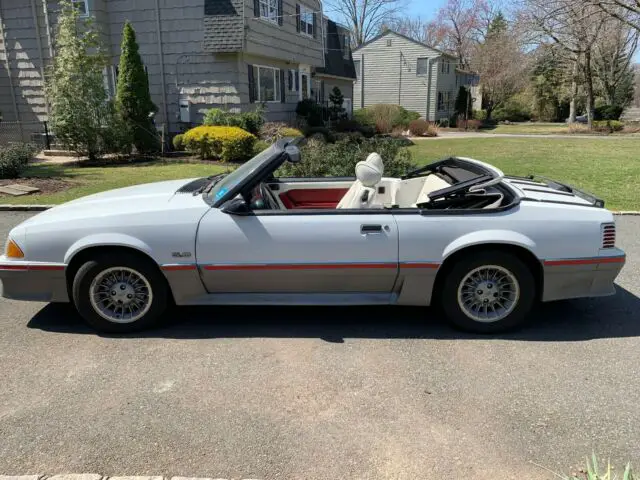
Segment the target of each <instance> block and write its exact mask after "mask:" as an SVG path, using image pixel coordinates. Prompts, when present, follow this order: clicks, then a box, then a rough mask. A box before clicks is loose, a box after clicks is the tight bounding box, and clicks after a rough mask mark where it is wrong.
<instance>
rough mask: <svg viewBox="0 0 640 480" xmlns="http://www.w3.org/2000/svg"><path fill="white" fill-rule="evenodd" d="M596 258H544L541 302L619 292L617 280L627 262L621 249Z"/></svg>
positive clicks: (602, 295)
mask: <svg viewBox="0 0 640 480" xmlns="http://www.w3.org/2000/svg"><path fill="white" fill-rule="evenodd" d="M611 253H612V254H613V255H607V256H606V257H604V256H603V257H594V258H572V259H558V260H545V262H544V264H543V265H544V289H543V292H542V301H543V302H549V301H552V300H563V299H569V298H580V297H604V296H607V295H613V294H615V292H616V289H615V286H614V281H615V279H616V277H617V276H618V274H619V273H620V270H622V267H623V266H624V263H625V254H624V252H623V251H622V250H619V249H615V251H611Z"/></svg>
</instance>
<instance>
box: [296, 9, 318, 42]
mask: <svg viewBox="0 0 640 480" xmlns="http://www.w3.org/2000/svg"><path fill="white" fill-rule="evenodd" d="M303 18H304V19H305V20H304V22H303V20H302V19H303ZM307 20H310V22H309V21H307ZM298 21H299V22H300V34H301V35H304V36H305V37H313V28H314V24H313V10H312V9H310V8H309V7H307V6H305V5H302V4H300V18H299V19H298ZM303 25H304V26H305V30H303V29H302V27H303ZM309 28H310V29H311V32H309Z"/></svg>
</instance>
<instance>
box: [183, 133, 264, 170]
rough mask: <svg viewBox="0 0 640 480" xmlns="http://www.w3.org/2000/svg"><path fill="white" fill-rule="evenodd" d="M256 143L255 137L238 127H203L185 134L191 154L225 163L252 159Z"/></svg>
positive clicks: (185, 140) (187, 147) (186, 145)
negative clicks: (217, 159)
mask: <svg viewBox="0 0 640 480" xmlns="http://www.w3.org/2000/svg"><path fill="white" fill-rule="evenodd" d="M255 142H256V137H255V136H254V135H251V134H250V133H249V132H246V131H244V130H243V129H241V128H238V127H220V126H202V127H196V128H192V129H191V130H189V131H187V133H185V134H184V143H185V147H186V149H187V151H188V152H189V153H192V154H195V155H198V156H199V157H200V158H202V159H207V158H208V159H211V158H219V159H220V160H222V161H225V162H233V161H242V160H246V159H248V158H250V157H251V156H253V146H254V144H255Z"/></svg>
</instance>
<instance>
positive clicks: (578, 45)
mask: <svg viewBox="0 0 640 480" xmlns="http://www.w3.org/2000/svg"><path fill="white" fill-rule="evenodd" d="M527 4H528V11H527V13H528V17H529V19H530V21H531V25H532V27H533V28H536V29H538V30H539V32H540V34H541V36H542V37H546V38H549V39H551V40H552V41H554V42H555V43H557V44H558V45H560V46H561V47H562V48H563V49H564V50H565V51H566V52H567V54H568V55H569V56H570V57H572V59H573V61H574V69H573V75H572V76H573V82H572V83H573V85H572V92H571V94H572V100H571V103H572V111H571V115H570V121H574V120H575V100H576V96H577V76H578V73H582V76H583V79H584V87H585V93H586V97H587V119H588V123H589V126H590V127H591V125H592V121H593V109H594V89H593V64H592V63H593V62H592V59H593V49H594V45H595V43H596V41H597V40H598V38H599V35H600V32H601V31H602V27H603V25H604V24H605V21H606V20H607V17H606V15H604V13H603V12H602V10H601V9H599V8H598V7H596V6H595V5H593V4H592V3H590V2H589V1H575V0H527Z"/></svg>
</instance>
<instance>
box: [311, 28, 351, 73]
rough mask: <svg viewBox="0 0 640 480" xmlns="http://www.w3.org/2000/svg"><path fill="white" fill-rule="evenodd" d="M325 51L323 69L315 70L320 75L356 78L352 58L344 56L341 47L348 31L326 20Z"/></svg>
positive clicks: (347, 35)
mask: <svg viewBox="0 0 640 480" xmlns="http://www.w3.org/2000/svg"><path fill="white" fill-rule="evenodd" d="M326 35H327V50H326V51H325V53H324V62H325V67H324V68H318V69H316V72H318V73H319V74H320V75H322V74H323V73H324V74H326V75H334V76H336V77H345V78H353V79H354V80H355V78H356V69H355V67H354V65H353V57H352V56H351V51H350V50H349V55H346V56H345V55H344V53H343V52H344V48H345V46H344V45H343V42H344V39H345V36H346V38H349V30H347V29H345V28H343V27H341V26H339V25H338V24H336V22H334V21H332V20H327V33H326Z"/></svg>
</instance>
